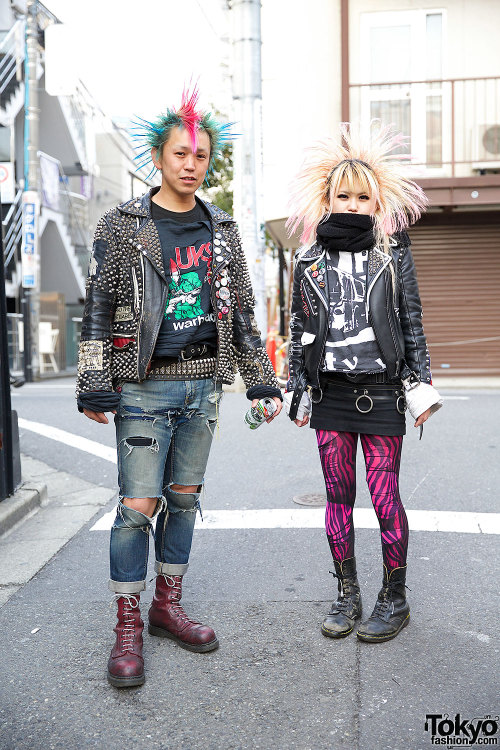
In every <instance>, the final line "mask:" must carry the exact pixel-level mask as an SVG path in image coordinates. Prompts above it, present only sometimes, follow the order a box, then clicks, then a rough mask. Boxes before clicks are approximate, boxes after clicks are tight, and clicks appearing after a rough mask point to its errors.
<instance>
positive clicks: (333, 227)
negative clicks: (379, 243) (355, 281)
mask: <svg viewBox="0 0 500 750" xmlns="http://www.w3.org/2000/svg"><path fill="white" fill-rule="evenodd" d="M316 237H317V240H318V243H319V244H320V245H321V246H322V247H324V248H325V250H347V251H348V252H350V253H360V252H362V251H363V250H369V249H370V248H372V247H373V246H374V244H375V238H374V234H373V217H372V216H367V215H366V214H350V213H347V214H330V215H329V216H328V217H327V218H326V219H325V220H324V221H322V222H321V224H319V225H318V228H317V230H316Z"/></svg>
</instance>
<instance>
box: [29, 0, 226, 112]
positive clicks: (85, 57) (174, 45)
mask: <svg viewBox="0 0 500 750" xmlns="http://www.w3.org/2000/svg"><path fill="white" fill-rule="evenodd" d="M44 1H45V5H46V6H47V7H48V8H49V9H50V10H51V11H52V12H53V13H55V14H56V16H58V18H59V19H60V20H61V21H62V22H63V23H64V24H66V26H67V27H68V30H69V31H70V32H71V33H72V49H73V53H74V55H73V57H72V59H71V60H69V61H67V62H68V64H74V65H75V67H76V69H77V72H78V75H79V77H80V78H81V79H82V80H83V82H84V83H85V85H86V86H87V88H88V89H89V91H90V92H91V94H92V95H93V97H94V98H95V99H96V101H97V102H98V104H99V105H100V106H101V108H102V109H103V110H104V111H105V112H106V114H108V115H110V116H111V117H113V119H117V120H119V121H124V122H126V121H128V120H130V119H132V118H133V117H134V116H136V115H139V116H142V117H145V118H148V119H150V118H151V117H154V116H155V115H156V114H158V113H159V112H161V111H163V110H164V109H165V108H166V107H168V106H172V105H178V103H179V101H180V96H181V93H182V88H183V85H184V83H185V82H186V83H189V81H190V79H191V78H192V80H194V81H196V80H198V83H199V88H200V104H201V106H202V108H208V109H210V108H211V107H213V106H215V107H216V108H217V109H219V110H220V111H222V112H223V113H224V114H230V112H227V110H228V109H229V108H230V106H231V90H230V87H231V83H230V79H229V78H228V63H229V55H230V54H231V52H230V45H229V42H228V41H224V37H226V39H227V36H228V22H227V17H226V13H225V12H224V10H223V5H224V3H223V0H177V1H176V0H85V2H83V3H82V2H81V0H44ZM224 61H226V65H225V66H224V65H223V62H224Z"/></svg>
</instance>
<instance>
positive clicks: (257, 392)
mask: <svg viewBox="0 0 500 750" xmlns="http://www.w3.org/2000/svg"><path fill="white" fill-rule="evenodd" d="M266 396H270V397H271V398H279V399H280V400H281V401H283V396H282V394H281V391H280V389H279V388H275V387H274V386H273V385H252V387H251V388H249V389H248V390H247V398H248V400H249V401H253V400H254V398H258V399H261V398H266Z"/></svg>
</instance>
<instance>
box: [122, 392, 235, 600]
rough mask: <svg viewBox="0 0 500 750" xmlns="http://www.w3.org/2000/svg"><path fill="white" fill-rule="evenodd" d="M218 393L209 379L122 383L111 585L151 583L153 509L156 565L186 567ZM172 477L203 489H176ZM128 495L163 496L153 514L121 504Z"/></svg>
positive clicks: (128, 589)
mask: <svg viewBox="0 0 500 750" xmlns="http://www.w3.org/2000/svg"><path fill="white" fill-rule="evenodd" d="M221 397H222V391H221V389H220V386H217V390H215V387H214V382H213V380H210V379H208V380H187V381H186V380H179V381H175V380H146V381H144V382H143V383H125V384H124V385H123V388H122V391H121V400H120V406H119V408H118V413H117V414H116V416H115V426H116V443H117V451H118V482H119V487H120V501H119V503H118V508H117V514H116V519H115V522H114V524H113V527H112V529H111V540H110V583H109V587H110V589H111V590H112V591H115V592H116V593H129V594H130V593H132V594H133V593H138V592H139V591H142V590H143V589H145V588H146V575H147V565H148V553H149V532H150V531H151V530H152V528H153V522H154V518H155V517H156V529H155V553H156V564H155V570H156V572H157V573H166V574H169V575H183V574H184V573H185V572H186V570H187V567H188V561H189V553H190V551H191V542H192V539H193V530H194V524H195V520H196V512H197V510H199V509H200V503H199V495H200V492H201V489H202V486H203V479H204V474H205V468H206V465H207V461H208V455H209V453H210V448H211V445H212V437H213V434H214V430H215V428H216V421H217V408H218V404H219V402H220V399H221ZM172 484H178V485H184V486H190V485H197V486H198V492H196V493H182V492H175V491H174V490H173V489H172V488H171V485H172ZM123 497H130V498H135V497H153V498H154V497H156V498H158V503H157V506H156V510H155V513H154V515H153V517H152V518H149V517H148V516H146V515H144V514H143V513H140V512H139V511H137V510H134V509H133V508H129V507H127V506H125V505H123V503H122V502H121V498H123Z"/></svg>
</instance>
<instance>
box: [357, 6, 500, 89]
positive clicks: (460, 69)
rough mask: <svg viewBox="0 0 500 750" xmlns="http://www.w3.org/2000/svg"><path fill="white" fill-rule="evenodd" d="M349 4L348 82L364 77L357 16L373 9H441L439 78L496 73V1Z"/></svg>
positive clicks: (499, 58) (499, 51) (499, 68)
mask: <svg viewBox="0 0 500 750" xmlns="http://www.w3.org/2000/svg"><path fill="white" fill-rule="evenodd" d="M349 7H350V13H349V15H350V35H349V36H350V40H349V43H350V52H351V55H350V62H351V64H350V75H351V82H352V83H359V82H362V81H363V79H364V78H365V77H364V76H363V72H362V70H361V69H360V66H359V61H360V55H359V44H360V31H359V27H360V15H361V13H369V12H374V11H378V12H380V11H401V10H406V11H408V10H418V9H433V10H444V11H445V18H446V22H445V23H446V26H445V29H446V36H445V50H444V59H443V77H444V78H475V77H478V76H492V75H500V48H499V45H498V39H497V37H498V30H499V29H500V2H498V0H445V1H444V2H443V1H442V0H441V1H440V0H435V1H434V2H432V0H418V1H417V0H350V3H349ZM395 70H397V61H395Z"/></svg>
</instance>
